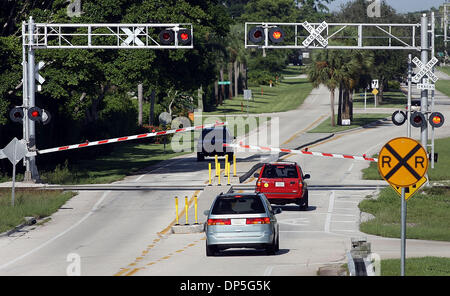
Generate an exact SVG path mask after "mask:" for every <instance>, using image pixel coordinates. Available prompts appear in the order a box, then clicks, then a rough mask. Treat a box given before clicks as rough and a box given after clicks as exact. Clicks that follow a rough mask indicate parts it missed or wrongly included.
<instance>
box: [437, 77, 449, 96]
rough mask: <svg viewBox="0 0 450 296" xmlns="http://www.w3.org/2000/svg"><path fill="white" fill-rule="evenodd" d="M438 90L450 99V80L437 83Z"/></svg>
mask: <svg viewBox="0 0 450 296" xmlns="http://www.w3.org/2000/svg"><path fill="white" fill-rule="evenodd" d="M436 89H437V90H438V91H440V92H441V93H443V94H445V95H446V96H448V97H450V80H438V81H436Z"/></svg>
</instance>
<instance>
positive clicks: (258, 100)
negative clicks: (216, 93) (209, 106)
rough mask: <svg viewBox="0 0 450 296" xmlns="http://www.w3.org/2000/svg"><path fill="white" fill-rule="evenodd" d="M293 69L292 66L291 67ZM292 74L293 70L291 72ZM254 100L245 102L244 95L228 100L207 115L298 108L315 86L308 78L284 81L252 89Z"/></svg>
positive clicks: (270, 111)
mask: <svg viewBox="0 0 450 296" xmlns="http://www.w3.org/2000/svg"><path fill="white" fill-rule="evenodd" d="M291 67H292V66H291ZM289 73H292V69H290V70H289ZM250 89H251V90H252V100H249V101H247V100H244V97H243V95H239V96H237V97H234V98H233V99H226V100H224V101H223V105H221V106H218V107H217V108H216V110H214V111H212V112H204V114H205V115H220V114H246V113H247V104H248V113H252V114H257V113H273V112H283V111H288V110H293V109H296V108H298V107H299V106H300V105H301V104H302V103H303V101H304V100H305V99H306V97H307V96H308V95H309V94H310V93H311V91H312V89H313V86H312V83H311V82H309V80H308V79H306V78H296V79H283V80H281V82H279V83H278V84H276V85H275V86H273V87H269V86H258V87H250Z"/></svg>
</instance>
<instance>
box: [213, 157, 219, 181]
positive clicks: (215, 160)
mask: <svg viewBox="0 0 450 296" xmlns="http://www.w3.org/2000/svg"><path fill="white" fill-rule="evenodd" d="M214 162H215V168H216V177H217V176H219V174H220V170H217V164H218V163H219V160H218V159H217V154H216V155H214Z"/></svg>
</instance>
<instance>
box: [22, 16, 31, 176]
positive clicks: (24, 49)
mask: <svg viewBox="0 0 450 296" xmlns="http://www.w3.org/2000/svg"><path fill="white" fill-rule="evenodd" d="M26 39H27V32H26V22H25V21H23V22H22V68H23V71H22V72H23V73H22V93H23V94H22V106H24V107H25V108H26V109H25V111H26V110H27V108H28V63H27V46H26V45H25V44H26ZM22 124H23V139H25V141H27V142H28V140H29V138H30V135H29V131H28V112H23V121H22ZM24 166H25V173H24V181H25V182H31V180H32V179H31V170H30V159H29V158H28V157H25V158H24Z"/></svg>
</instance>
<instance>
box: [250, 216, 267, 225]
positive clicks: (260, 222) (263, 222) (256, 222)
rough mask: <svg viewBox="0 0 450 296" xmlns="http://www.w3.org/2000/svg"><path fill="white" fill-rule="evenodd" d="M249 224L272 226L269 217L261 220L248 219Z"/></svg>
mask: <svg viewBox="0 0 450 296" xmlns="http://www.w3.org/2000/svg"><path fill="white" fill-rule="evenodd" d="M246 223H247V224H270V218H269V217H261V218H247V221H246Z"/></svg>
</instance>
